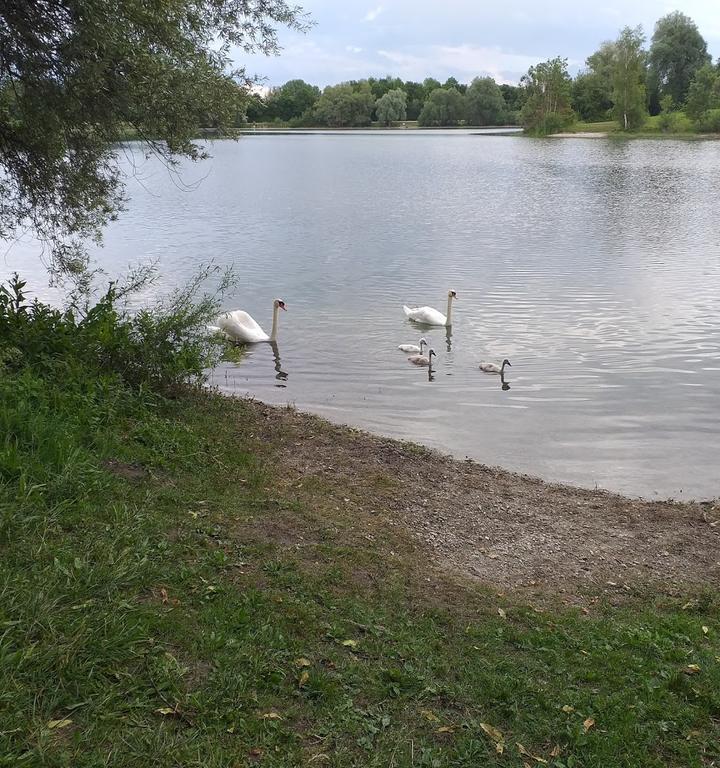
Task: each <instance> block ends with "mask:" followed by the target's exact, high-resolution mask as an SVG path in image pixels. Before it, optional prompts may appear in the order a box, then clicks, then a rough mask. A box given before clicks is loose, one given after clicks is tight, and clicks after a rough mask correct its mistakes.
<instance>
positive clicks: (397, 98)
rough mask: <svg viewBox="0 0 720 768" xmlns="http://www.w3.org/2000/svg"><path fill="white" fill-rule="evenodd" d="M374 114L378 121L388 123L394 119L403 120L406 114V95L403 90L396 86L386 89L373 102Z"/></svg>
mask: <svg viewBox="0 0 720 768" xmlns="http://www.w3.org/2000/svg"><path fill="white" fill-rule="evenodd" d="M375 114H376V116H377V119H378V122H380V123H382V124H383V125H390V123H392V122H393V121H395V120H405V118H406V116H407V96H406V95H405V91H403V90H401V89H400V88H396V89H395V90H393V91H388V92H387V93H386V94H384V95H383V96H381V97H380V98H379V99H378V100H377V101H376V102H375Z"/></svg>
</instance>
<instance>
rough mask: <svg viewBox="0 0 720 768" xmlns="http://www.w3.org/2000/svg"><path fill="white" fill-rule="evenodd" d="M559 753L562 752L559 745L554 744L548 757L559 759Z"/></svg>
mask: <svg viewBox="0 0 720 768" xmlns="http://www.w3.org/2000/svg"><path fill="white" fill-rule="evenodd" d="M561 751H562V750H561V749H560V745H559V744H556V745H555V746H554V747H553V748H552V752H550V757H560V752H561Z"/></svg>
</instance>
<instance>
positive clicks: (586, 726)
mask: <svg viewBox="0 0 720 768" xmlns="http://www.w3.org/2000/svg"><path fill="white" fill-rule="evenodd" d="M593 725H595V721H594V720H593V719H592V717H588V718H587V719H586V720H583V728H584V729H585V733H587V732H588V731H589V730H590V729H591V728H592V727H593Z"/></svg>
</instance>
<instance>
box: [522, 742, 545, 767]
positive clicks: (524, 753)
mask: <svg viewBox="0 0 720 768" xmlns="http://www.w3.org/2000/svg"><path fill="white" fill-rule="evenodd" d="M515 746H516V747H517V748H518V752H519V753H520V754H521V755H522V756H523V757H529V758H530V759H531V760H534V761H535V762H536V763H540V764H542V765H547V760H545V759H544V758H542V757H538V756H537V755H533V754H532V752H528V751H527V749H525V747H523V745H522V744H520V743H519V742H516V743H515Z"/></svg>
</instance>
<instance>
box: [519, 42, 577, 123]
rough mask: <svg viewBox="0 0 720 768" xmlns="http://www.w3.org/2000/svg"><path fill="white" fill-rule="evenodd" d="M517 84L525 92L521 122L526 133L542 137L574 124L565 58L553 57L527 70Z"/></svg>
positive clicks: (570, 82)
mask: <svg viewBox="0 0 720 768" xmlns="http://www.w3.org/2000/svg"><path fill="white" fill-rule="evenodd" d="M521 84H522V86H523V88H524V89H525V93H526V100H525V104H524V106H523V108H522V112H521V120H522V124H523V126H524V128H525V130H526V131H527V132H528V133H532V134H535V135H538V136H546V135H548V134H551V133H557V132H558V131H561V130H563V128H565V127H567V126H568V125H571V124H572V123H573V122H574V120H575V115H574V113H573V111H572V108H571V106H570V102H571V93H572V81H571V80H570V75H569V74H568V70H567V59H562V58H560V57H557V58H555V59H549V60H548V61H544V62H541V63H540V64H537V65H535V66H534V67H530V69H529V70H528V72H527V74H526V75H523V77H522V80H521Z"/></svg>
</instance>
